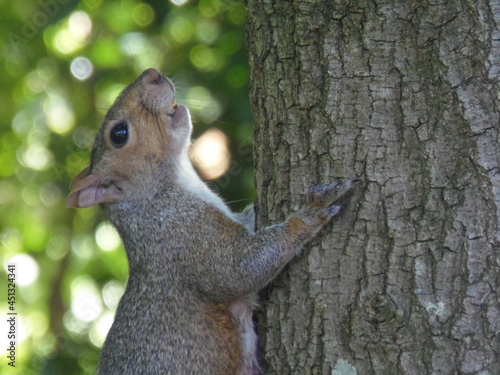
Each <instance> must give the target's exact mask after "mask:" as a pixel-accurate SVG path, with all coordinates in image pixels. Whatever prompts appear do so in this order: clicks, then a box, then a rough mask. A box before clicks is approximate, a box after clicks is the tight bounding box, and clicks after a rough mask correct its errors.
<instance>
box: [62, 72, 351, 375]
mask: <svg viewBox="0 0 500 375" xmlns="http://www.w3.org/2000/svg"><path fill="white" fill-rule="evenodd" d="M174 94H175V88H174V85H173V83H172V81H171V80H170V79H168V78H167V77H165V76H164V75H163V74H161V73H160V72H159V71H158V70H156V69H153V68H151V69H147V70H146V71H144V72H143V73H142V74H141V75H140V77H139V78H137V79H136V80H135V81H134V82H133V83H132V84H130V86H128V87H127V88H126V89H125V90H124V91H123V92H122V93H121V94H120V96H119V97H118V98H117V99H116V101H115V103H114V104H113V106H112V107H111V109H110V110H109V111H108V113H107V115H106V117H105V119H104V122H103V124H102V126H101V128H100V131H99V132H98V134H97V136H96V139H95V142H94V145H93V148H92V153H91V162H90V166H89V167H87V168H85V169H84V170H83V171H81V172H80V173H79V174H78V175H77V176H76V177H75V178H74V179H73V181H72V182H71V185H70V193H69V195H68V197H67V200H66V205H67V206H68V207H74V208H79V207H89V206H93V205H100V206H101V207H102V209H103V210H104V212H105V214H106V215H107V217H108V218H109V220H110V221H111V223H112V224H113V225H114V226H115V227H116V229H117V230H118V232H119V234H120V236H121V239H122V241H123V243H124V246H125V251H126V254H127V259H128V262H129V270H130V271H129V278H128V281H127V286H126V289H125V292H124V294H123V296H122V298H121V300H120V302H119V304H118V307H117V310H116V315H115V319H114V322H113V324H112V326H111V328H110V330H109V332H108V335H107V337H106V340H105V342H104V345H103V348H102V351H101V355H100V359H99V365H98V373H99V374H100V375H112V374H119V375H128V374H230V375H234V374H240V375H255V374H260V372H261V370H260V368H259V365H258V362H257V356H256V346H257V336H256V333H255V330H254V325H253V320H252V311H253V309H254V307H255V304H256V296H257V291H258V290H260V289H261V288H263V287H264V286H265V285H266V284H268V283H269V282H270V281H271V280H272V279H273V278H274V277H275V276H276V275H277V274H278V273H279V272H280V270H281V269H282V268H283V267H284V266H285V265H286V264H287V263H288V262H290V261H291V260H292V259H293V258H294V257H295V256H297V255H298V254H300V253H301V250H302V249H303V247H304V245H305V244H306V242H308V241H309V240H310V239H312V238H313V237H314V236H315V234H316V233H318V231H319V230H320V229H321V228H322V227H323V226H324V225H325V224H326V223H327V222H328V221H329V220H330V219H331V218H332V217H333V216H335V215H336V214H337V213H338V212H339V211H340V209H341V206H339V205H335V204H333V203H334V202H335V201H336V200H337V199H338V198H339V197H341V196H343V195H344V194H345V193H346V192H347V191H349V190H350V189H351V188H352V186H353V185H354V184H355V182H356V180H357V179H350V180H346V181H343V182H340V183H331V184H327V185H321V186H315V187H312V188H310V189H309V190H308V192H307V204H306V206H305V207H304V208H303V209H301V210H300V211H299V212H298V213H296V214H293V215H292V216H290V217H289V218H288V219H287V220H286V221H285V222H283V223H281V224H277V225H274V226H270V227H267V228H263V229H260V230H257V231H254V223H253V222H254V215H253V209H252V208H250V209H247V210H246V211H244V212H242V213H234V212H232V211H231V210H230V209H229V208H228V207H227V206H226V204H225V203H224V202H223V200H222V199H221V198H220V197H219V196H218V195H216V194H215V193H214V192H212V191H211V190H210V189H209V188H208V186H207V185H206V184H205V183H204V182H203V181H202V180H201V179H200V177H199V176H198V175H197V173H196V172H195V170H194V168H193V166H192V164H191V162H190V160H189V156H188V147H189V145H190V140H191V132H192V123H191V118H190V114H189V111H188V109H187V108H186V107H185V106H183V105H177V104H176V102H175V99H174Z"/></svg>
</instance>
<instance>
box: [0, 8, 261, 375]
mask: <svg viewBox="0 0 500 375" xmlns="http://www.w3.org/2000/svg"><path fill="white" fill-rule="evenodd" d="M177 1H178V0H177ZM0 9H1V10H0V17H1V23H0V35H1V37H0V38H1V39H0V51H2V52H1V58H2V60H1V65H0V102H1V107H2V109H1V111H0V209H1V215H0V249H1V250H0V256H1V259H2V271H0V277H1V278H2V280H4V281H5V282H3V281H2V282H1V283H0V285H2V290H1V294H2V295H4V296H5V297H4V298H1V299H0V309H1V310H0V311H1V314H2V315H1V316H2V320H5V319H4V318H5V317H6V316H7V315H6V313H7V308H8V304H7V298H6V293H7V292H6V288H7V287H6V286H5V287H4V285H6V281H7V280H6V279H7V277H6V273H5V271H6V265H7V262H8V261H9V260H10V259H11V258H12V257H13V256H14V255H16V254H21V253H22V254H28V255H29V256H30V257H32V259H34V260H35V261H36V265H37V266H38V269H39V274H38V277H37V278H36V279H35V281H34V282H32V283H31V284H29V285H25V286H18V287H17V299H16V305H15V308H16V311H17V312H18V314H19V319H20V321H21V324H20V326H18V331H19V332H18V333H19V334H21V336H22V337H24V339H23V340H22V342H20V343H19V344H18V347H17V357H16V368H15V369H14V371H13V373H19V374H91V373H93V372H94V371H95V366H96V363H97V359H98V353H99V345H100V344H99V342H100V341H99V338H97V339H96V338H95V337H97V336H98V335H97V336H96V335H95V332H96V329H97V325H98V324H99V321H100V318H101V317H102V316H104V315H106V314H107V316H108V317H109V316H110V314H111V313H112V311H113V309H114V305H113V303H110V302H109V300H111V301H113V300H114V301H115V302H116V298H117V297H116V295H118V294H119V292H120V290H122V289H123V286H124V285H125V282H126V278H127V273H128V270H127V264H126V258H125V254H124V251H123V248H122V246H121V244H120V245H117V246H116V247H113V248H112V249H108V251H103V249H101V248H100V247H99V245H98V241H97V242H96V230H97V229H98V228H100V227H103V222H104V221H105V219H104V217H103V216H102V214H101V213H100V211H99V210H98V209H97V208H89V209H82V210H73V209H67V208H66V207H65V205H64V200H65V198H66V195H67V193H68V186H69V182H70V180H71V178H72V177H73V176H74V175H76V174H77V173H78V172H79V171H80V170H81V169H83V168H84V167H86V166H87V164H88V161H89V155H90V147H91V144H92V141H93V136H94V134H95V133H96V131H97V129H98V128H99V126H100V123H101V121H102V119H103V117H104V114H105V112H106V109H107V108H109V107H110V106H111V104H112V102H113V100H114V98H115V97H116V96H117V95H118V94H119V92H120V91H121V90H122V89H123V88H124V87H125V86H127V85H128V84H129V83H131V82H132V81H133V80H134V79H135V78H136V77H137V76H138V75H139V74H140V73H141V72H142V70H144V69H146V68H148V67H156V68H158V69H160V70H161V71H163V72H164V73H165V74H166V75H168V76H169V77H171V78H172V79H173V81H174V83H175V84H176V86H177V90H178V93H177V102H178V103H183V104H184V103H185V101H187V102H188V103H187V104H188V105H189V106H190V108H191V110H192V114H193V120H194V121H193V122H194V136H195V137H196V136H198V135H199V134H201V133H202V132H203V131H205V130H207V129H209V128H211V127H216V128H218V129H220V130H221V131H223V132H224V133H226V134H227V135H228V136H229V138H230V139H231V145H230V147H231V155H232V164H231V169H230V171H229V172H228V173H226V175H224V176H222V177H221V178H220V179H219V180H218V181H214V182H211V185H212V187H213V188H214V189H215V190H217V191H219V192H220V194H221V195H222V196H223V197H224V198H225V199H226V200H227V201H229V202H230V203H231V206H232V207H233V208H235V209H240V208H242V207H243V206H245V205H247V204H249V203H251V201H252V197H253V181H252V169H251V138H252V129H251V124H250V121H251V119H250V110H249V105H248V87H247V84H248V68H247V65H246V64H247V60H246V55H245V47H244V40H243V39H244V37H243V23H244V17H245V7H244V4H243V3H242V2H240V1H229V0H200V1H193V0H189V1H187V2H186V3H185V4H183V5H175V4H174V0H171V1H167V0H163V1H140V0H122V1H103V0H83V1H74V0H60V1H57V0H43V1H42V0H41V1H28V0H24V1H12V2H8V1H7V0H0ZM75 12H84V15H85V14H86V15H88V17H89V18H90V20H91V23H92V28H91V33H90V34H89V35H88V36H85V37H83V38H81V37H80V38H79V37H75V36H74V35H73V34H72V33H71V30H70V28H69V19H70V17H71V16H73V15H75ZM77 14H79V15H80V16H81V15H82V13H77ZM77 57H85V58H87V59H89V60H90V62H91V63H92V65H93V73H92V75H91V76H90V77H89V78H88V79H85V80H78V79H76V78H75V77H74V76H73V75H72V74H71V71H70V66H71V63H72V61H74V60H75V58H77ZM193 88H194V89H193ZM55 109H56V110H55ZM104 228H107V227H106V226H104ZM108 229H109V228H108ZM108 232H109V231H108ZM108 232H106V231H105V232H104V233H108ZM17 271H18V274H19V275H22V274H23V272H30V271H29V270H23V268H22V264H19V265H18V270H17ZM81 285H85V287H86V289H85V290H94V291H95V293H94V294H93V297H92V298H97V300H98V301H97V303H98V304H100V305H101V306H102V309H101V310H99V314H98V316H97V317H94V318H93V319H90V320H89V321H86V320H81V319H78V318H77V317H76V316H75V314H74V311H75V309H79V308H83V309H85V308H90V307H89V306H93V305H92V304H89V305H88V306H86V305H85V303H84V304H83V305H82V306H74V305H73V310H72V308H71V307H72V303H73V304H74V302H75V293H76V291H78V286H81ZM109 291H112V292H113V291H114V294H113V293H111V294H112V297H113V296H114V297H113V298H106V296H105V294H106V293H108V294H109V293H110V292H109ZM90 313H91V315H92V312H90ZM94 313H95V312H94ZM0 335H2V336H0V342H2V343H4V342H5V343H6V342H7V337H6V336H7V335H6V333H5V334H4V333H0ZM3 336H5V337H3ZM0 348H3V346H2V347H0ZM3 350H5V348H3V349H2V353H3ZM6 355H7V354H6V353H4V355H3V356H2V359H1V360H0V368H1V369H2V370H1V371H2V372H3V369H8V366H7V362H8V360H7V358H6Z"/></svg>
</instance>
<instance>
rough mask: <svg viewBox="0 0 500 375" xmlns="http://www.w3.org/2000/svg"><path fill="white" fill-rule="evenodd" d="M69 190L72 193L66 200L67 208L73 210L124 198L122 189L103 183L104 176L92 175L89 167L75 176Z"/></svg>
mask: <svg viewBox="0 0 500 375" xmlns="http://www.w3.org/2000/svg"><path fill="white" fill-rule="evenodd" d="M69 188H70V190H71V191H70V192H69V195H68V198H66V206H67V207H72V208H83V207H90V206H94V205H97V204H100V203H110V202H115V201H117V200H119V199H120V198H121V197H122V196H123V192H122V190H121V189H119V188H118V187H116V185H114V184H113V183H109V182H105V181H103V179H102V176H99V175H96V174H91V173H90V168H89V167H87V168H85V169H84V170H83V171H81V172H80V173H78V174H77V175H76V176H75V178H74V179H73V181H71V184H70V186H69Z"/></svg>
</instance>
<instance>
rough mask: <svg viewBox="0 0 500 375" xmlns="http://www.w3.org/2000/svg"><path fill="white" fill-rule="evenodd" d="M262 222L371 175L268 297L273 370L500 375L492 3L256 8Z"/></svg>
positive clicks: (499, 178) (264, 322) (499, 20)
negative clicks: (321, 186) (328, 188)
mask: <svg viewBox="0 0 500 375" xmlns="http://www.w3.org/2000/svg"><path fill="white" fill-rule="evenodd" d="M247 18H248V24H247V27H248V29H247V30H248V35H247V36H248V49H249V58H250V66H251V82H252V87H251V102H252V109H253V114H254V123H255V168H256V184H257V190H258V192H259V193H258V194H259V195H258V209H259V211H258V219H259V225H260V226H264V225H269V224H273V223H276V222H279V221H281V220H283V219H284V218H285V217H286V216H287V215H288V214H289V213H290V212H291V211H293V210H296V209H297V208H298V207H300V205H301V204H302V202H303V193H304V192H305V191H306V189H307V188H308V187H309V186H311V185H314V184H318V183H326V182H330V181H332V180H338V179H343V178H348V177H354V176H359V177H360V178H361V179H362V182H361V184H360V186H359V187H358V189H357V191H356V193H355V195H354V196H353V197H352V199H351V200H350V201H349V203H348V206H347V209H346V210H345V212H344V213H343V214H342V215H341V216H340V217H339V218H337V219H336V220H335V221H334V222H333V224H331V225H330V226H329V227H328V228H327V229H326V230H324V231H323V232H322V233H321V236H320V238H318V239H317V240H316V241H315V242H313V244H312V245H311V246H310V247H309V249H308V250H307V251H306V252H305V253H304V255H303V256H301V257H300V258H299V259H297V260H295V261H294V262H292V264H291V265H290V266H289V267H288V268H287V269H286V270H285V272H284V273H283V274H282V275H281V276H280V277H279V278H278V279H277V280H276V281H275V282H274V284H273V285H272V287H271V288H270V289H269V290H268V293H267V300H266V301H264V303H263V304H264V311H263V313H262V316H261V318H260V322H259V323H260V329H261V332H260V336H261V338H260V339H261V343H262V357H263V358H264V360H265V365H264V367H265V368H266V371H267V373H269V374H328V375H340V374H349V375H353V374H360V375H364V374H381V375H382V374H383V375H387V374H415V375H421V374H482V375H486V374H490V375H494V374H500V249H499V246H500V234H499V224H500V223H499V218H500V169H499V167H500V156H499V155H500V146H499V143H498V141H499V105H500V94H499V93H500V90H499V89H500V88H499V82H500V31H499V26H500V2H498V0H490V1H487V0H468V1H467V0H463V1H453V0H451V1H440V0H428V1H421V0H418V1H395V0H385V1H378V0H372V1H355V0H352V1H348V0H334V1H332V0H309V1H304V0H295V1H279V0H248V14H247Z"/></svg>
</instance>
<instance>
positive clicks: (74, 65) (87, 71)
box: [70, 56, 94, 81]
mask: <svg viewBox="0 0 500 375" xmlns="http://www.w3.org/2000/svg"><path fill="white" fill-rule="evenodd" d="M93 70H94V66H93V65H92V62H91V61H90V60H89V59H87V58H86V57H82V56H79V57H77V58H75V59H74V60H73V61H71V65H70V71H71V74H73V76H74V77H75V78H76V79H79V80H80V81H84V80H86V79H87V78H89V77H90V76H91V75H92V72H93Z"/></svg>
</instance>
